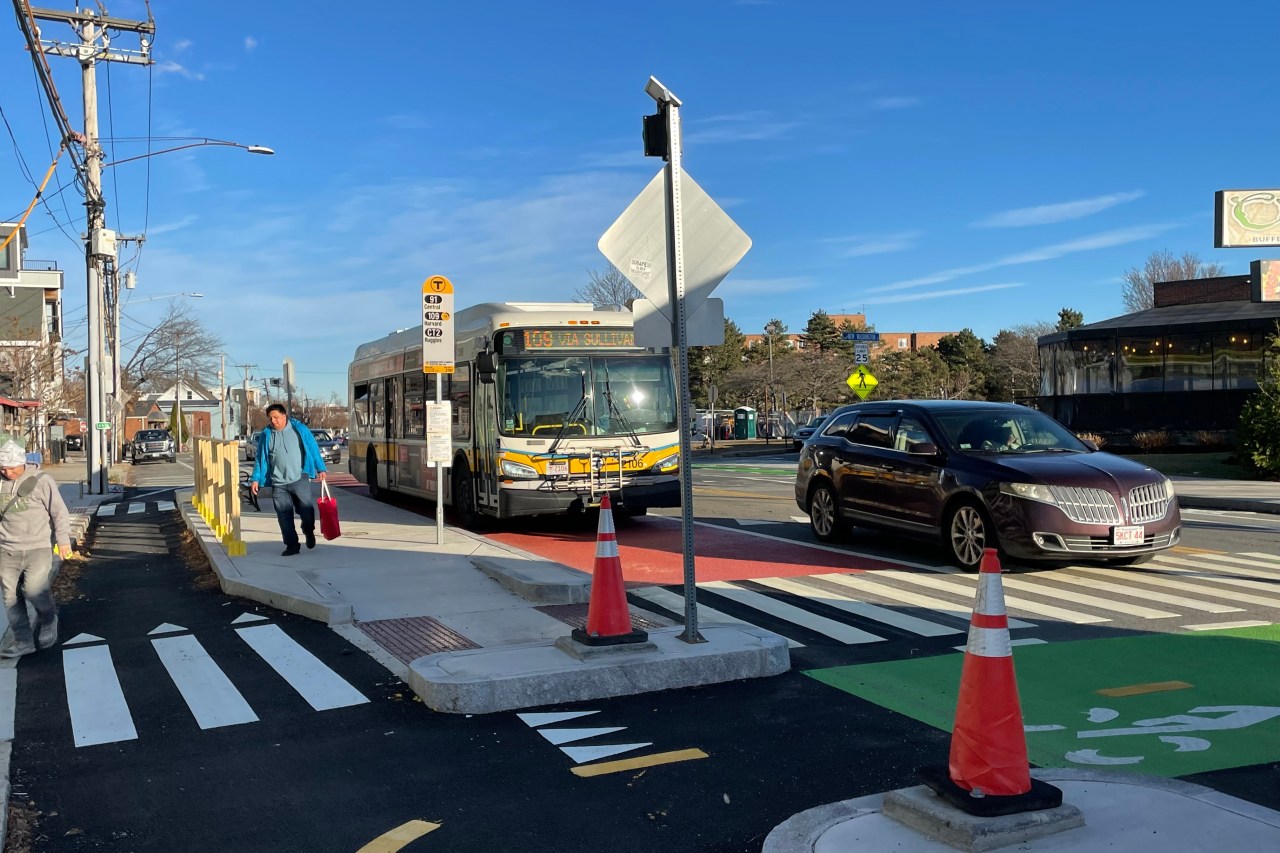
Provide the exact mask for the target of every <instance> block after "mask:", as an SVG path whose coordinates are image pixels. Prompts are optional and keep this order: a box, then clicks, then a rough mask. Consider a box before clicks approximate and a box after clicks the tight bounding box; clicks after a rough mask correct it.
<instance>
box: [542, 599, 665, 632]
mask: <svg viewBox="0 0 1280 853" xmlns="http://www.w3.org/2000/svg"><path fill="white" fill-rule="evenodd" d="M588 606H589V605H586V604H547V605H544V606H542V607H538V608H535V609H536V610H540V611H542V612H543V613H545V614H547V615H548V616H550V617H551V618H553V619H559V620H560V621H561V622H564V623H565V624H566V625H572V626H573V627H575V628H586V627H587V609H588ZM671 625H672V623H671V622H668V621H666V620H663V619H662V618H661V617H659V616H656V615H655V614H652V613H650V614H647V615H641V614H640V612H639V611H638V610H636V608H634V607H632V608H631V627H633V628H668V627H670V626H671Z"/></svg>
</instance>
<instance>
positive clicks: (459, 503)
mask: <svg viewBox="0 0 1280 853" xmlns="http://www.w3.org/2000/svg"><path fill="white" fill-rule="evenodd" d="M451 479H452V481H453V482H452V486H453V512H454V515H456V516H457V518H458V524H460V525H462V526H463V527H465V528H466V529H468V530H474V529H476V527H478V526H479V524H480V513H479V512H477V511H476V488H475V481H474V480H472V478H471V469H470V468H468V467H467V466H466V464H465V463H464V464H462V465H455V466H454V468H453V474H452V477H451Z"/></svg>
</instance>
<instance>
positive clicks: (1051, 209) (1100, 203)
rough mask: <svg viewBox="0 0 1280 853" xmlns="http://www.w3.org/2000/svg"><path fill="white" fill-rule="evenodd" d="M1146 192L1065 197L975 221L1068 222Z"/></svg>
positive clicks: (1013, 224) (990, 224) (988, 224)
mask: <svg viewBox="0 0 1280 853" xmlns="http://www.w3.org/2000/svg"><path fill="white" fill-rule="evenodd" d="M1144 195H1146V193H1145V192H1143V191H1142V190H1133V191H1131V192H1125V193H1111V194H1110V195H1100V196H1095V197H1094V198H1085V199H1080V200H1079V201H1065V202H1061V203H1059V204H1042V205H1039V206H1036V207H1021V208H1018V209H1016V210H1006V211H1004V212H1002V213H994V214H992V215H991V216H988V217H987V218H986V219H982V220H980V221H978V222H975V223H974V227H976V228H1021V227H1025V226H1028V225H1050V224H1052V223H1055V222H1067V221H1069V220H1072V219H1082V218H1084V217H1086V216H1092V215H1093V214H1095V213H1099V212H1101V211H1103V210H1106V209H1107V208H1109V207H1115V206H1116V205H1117V204H1124V203H1125V202H1130V201H1133V200H1134V199H1139V198H1142V197H1143V196H1144Z"/></svg>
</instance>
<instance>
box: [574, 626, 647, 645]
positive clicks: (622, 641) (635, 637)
mask: <svg viewBox="0 0 1280 853" xmlns="http://www.w3.org/2000/svg"><path fill="white" fill-rule="evenodd" d="M569 636H570V637H573V639H574V640H576V641H577V642H579V643H582V645H584V646H625V645H627V644H628V643H643V642H646V641H647V640H648V639H649V634H648V632H647V631H632V632H630V633H628V634H614V635H612V636H602V635H597V634H588V633H587V632H586V631H585V630H583V629H582V628H574V629H573V630H572V631H570V632H569Z"/></svg>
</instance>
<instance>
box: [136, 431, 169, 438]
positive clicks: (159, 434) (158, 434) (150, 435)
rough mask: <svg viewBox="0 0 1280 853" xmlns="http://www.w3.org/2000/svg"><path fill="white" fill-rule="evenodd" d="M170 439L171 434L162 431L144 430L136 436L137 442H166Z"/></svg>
mask: <svg viewBox="0 0 1280 853" xmlns="http://www.w3.org/2000/svg"><path fill="white" fill-rule="evenodd" d="M168 437H169V433H168V432H166V431H165V430H162V429H144V430H139V431H138V434H137V435H135V436H134V439H135V440H137V441H164V440H165V439H166V438H168Z"/></svg>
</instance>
